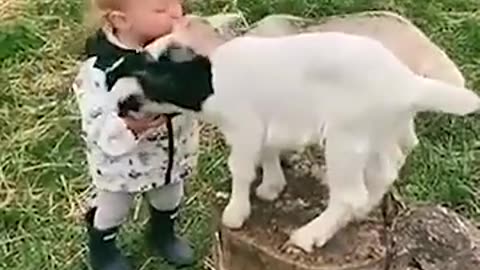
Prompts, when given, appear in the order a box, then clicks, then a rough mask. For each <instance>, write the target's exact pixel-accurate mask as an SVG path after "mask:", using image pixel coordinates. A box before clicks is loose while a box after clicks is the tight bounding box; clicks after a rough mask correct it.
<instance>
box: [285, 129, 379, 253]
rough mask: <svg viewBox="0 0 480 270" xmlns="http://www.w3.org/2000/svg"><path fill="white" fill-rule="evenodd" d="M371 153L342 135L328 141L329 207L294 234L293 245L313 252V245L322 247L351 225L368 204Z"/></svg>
mask: <svg viewBox="0 0 480 270" xmlns="http://www.w3.org/2000/svg"><path fill="white" fill-rule="evenodd" d="M352 135H353V134H352ZM352 137H353V136H352ZM368 151H369V149H368V144H366V143H364V142H362V141H359V140H358V139H355V138H346V137H344V138H342V137H341V136H340V134H331V136H329V137H328V138H327V144H326V151H325V157H326V163H327V179H326V180H327V184H328V187H329V189H330V199H329V203H328V207H327V209H326V210H325V211H324V212H323V213H322V214H320V216H318V217H317V218H315V219H314V220H312V221H311V222H310V223H308V224H307V225H305V226H303V227H301V228H299V229H298V230H297V231H295V232H293V234H292V235H291V238H290V242H292V243H293V244H294V245H296V246H298V247H300V248H302V249H303V250H305V251H306V252H311V251H312V249H313V246H314V245H315V246H317V247H322V246H323V245H324V244H325V243H326V242H327V241H328V240H330V238H332V236H333V235H334V234H335V233H336V232H337V231H338V230H339V229H341V228H342V227H343V226H345V225H346V224H347V223H348V222H350V220H351V219H352V218H353V215H354V213H355V211H357V210H358V209H363V208H364V207H365V205H367V204H368V191H367V188H366V186H365V182H364V168H365V165H366V162H367V158H368Z"/></svg>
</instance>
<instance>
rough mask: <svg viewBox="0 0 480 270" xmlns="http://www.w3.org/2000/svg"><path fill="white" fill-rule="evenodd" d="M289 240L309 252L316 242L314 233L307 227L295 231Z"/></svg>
mask: <svg viewBox="0 0 480 270" xmlns="http://www.w3.org/2000/svg"><path fill="white" fill-rule="evenodd" d="M289 242H290V243H291V244H293V245H294V246H296V247H298V248H300V249H302V250H303V251H305V252H307V253H311V252H312V251H313V246H314V245H315V244H316V243H315V238H314V235H313V234H312V232H311V231H310V230H309V229H308V228H307V227H303V228H300V229H298V230H296V231H294V232H293V233H292V235H290V240H289Z"/></svg>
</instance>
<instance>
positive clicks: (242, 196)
mask: <svg viewBox="0 0 480 270" xmlns="http://www.w3.org/2000/svg"><path fill="white" fill-rule="evenodd" d="M237 135H239V136H237ZM242 135H245V134H236V136H235V137H232V136H228V135H227V136H226V137H227V140H228V141H229V142H230V145H231V152H230V156H229V159H228V166H229V169H230V173H231V175H232V193H231V197H230V200H229V202H228V205H227V207H226V208H225V210H224V211H223V217H222V222H223V224H224V225H225V226H226V227H228V228H231V229H239V228H241V227H242V226H243V223H244V222H245V220H246V219H247V218H248V217H249V216H250V211H251V205H250V186H251V184H252V182H253V180H254V179H255V165H256V163H257V160H258V154H259V152H260V143H259V138H258V137H257V138H250V137H251V136H248V135H246V136H242ZM257 141H258V142H257Z"/></svg>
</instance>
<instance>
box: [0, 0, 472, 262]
mask: <svg viewBox="0 0 480 270" xmlns="http://www.w3.org/2000/svg"><path fill="white" fill-rule="evenodd" d="M192 7H193V8H192V9H193V10H195V11H201V12H204V13H208V14H212V13H215V12H218V11H236V10H237V9H239V10H241V11H242V12H244V13H245V15H246V16H247V18H248V19H249V21H254V20H256V19H258V18H261V17H263V16H264V15H266V14H268V13H273V12H278V13H293V14H297V15H305V16H311V17H321V16H324V15H329V14H334V13H345V12H353V11H360V10H366V9H384V8H386V9H390V10H395V11H398V12H400V13H402V14H404V15H406V16H407V17H409V18H411V19H413V21H414V22H415V23H416V24H417V25H419V26H420V27H421V28H422V29H424V30H425V31H426V32H427V33H428V34H429V36H431V37H432V38H433V39H434V41H435V42H437V43H438V44H440V46H442V47H444V48H446V49H447V51H448V53H449V54H450V55H451V56H452V57H453V58H454V60H455V62H457V63H459V65H460V67H461V69H462V71H463V72H464V74H465V75H466V78H467V81H468V83H469V85H470V86H472V87H477V88H478V87H480V73H479V71H478V66H479V64H480V16H479V14H478V11H476V10H475V9H476V8H478V4H476V0H441V1H436V2H435V3H432V1H422V0H418V1H410V0H402V1H381V0H371V1H367V0H358V1H346V0H345V1H340V0H339V1H329V0H315V1H313V0H312V1H298V0H275V1H273V0H264V1H254V0H245V1H238V2H237V1H230V0H205V1H196V3H195V4H193V5H192ZM0 14H1V15H0V89H1V91H0V149H1V151H0V258H1V259H0V269H10V270H29V269H32V270H33V269H35V270H41V269H49V270H50V269H69V270H70V269H71V270H76V269H85V246H84V243H85V235H84V226H83V224H82V223H81V218H80V217H81V215H80V214H81V210H82V207H83V202H82V199H83V198H84V196H85V195H86V192H88V183H89V181H88V175H87V171H86V166H85V159H84V155H83V152H82V148H81V145H80V143H79V138H78V128H79V121H78V120H79V119H78V112H77V109H76V105H75V103H74V100H73V97H72V94H71V93H70V82H71V80H72V76H73V74H74V73H75V72H76V69H77V65H78V63H79V61H80V58H81V54H80V51H81V48H82V47H83V40H84V36H85V33H84V31H83V27H82V24H81V18H82V17H83V14H82V4H81V1H79V0H18V1H16V0H7V1H5V0H3V1H2V2H0ZM5 14H6V15H5ZM14 14H15V15H18V14H20V15H21V16H20V17H15V18H14V16H13V15H14ZM6 18H8V20H7V19H6ZM418 123H419V132H420V134H421V139H422V145H421V146H420V147H419V148H418V149H417V150H416V151H415V153H414V154H413V155H412V157H411V159H410V162H411V167H412V168H411V169H410V173H409V175H408V178H407V179H405V181H404V185H403V186H402V190H403V191H404V193H405V194H406V195H407V196H408V197H409V198H411V199H415V200H428V201H435V202H441V203H443V204H445V205H448V206H450V207H452V208H455V209H458V210H459V211H461V212H462V213H464V214H466V215H469V216H470V217H473V218H478V217H479V216H480V206H479V196H478V195H479V188H478V187H479V186H480V185H479V184H480V171H479V166H478V164H479V161H480V143H479V141H480V135H479V127H480V125H479V124H480V122H479V120H478V119H474V118H465V119H459V118H453V117H448V116H442V117H432V116H431V115H425V116H423V117H421V118H420V120H419V121H418ZM199 170H200V172H199V176H198V177H197V178H196V179H194V180H192V181H191V182H190V184H189V187H188V198H187V199H186V202H185V205H186V207H185V208H184V215H183V217H184V218H183V219H182V226H181V228H182V231H183V232H185V233H186V234H187V235H188V237H189V238H190V239H191V240H192V241H193V242H194V243H195V245H196V248H197V250H198V255H199V258H202V257H204V256H205V255H207V254H208V251H209V241H210V240H209V239H210V235H211V231H212V226H210V225H211V223H210V221H211V209H210V207H209V202H208V197H209V196H210V195H211V193H212V192H213V190H218V189H225V188H227V185H225V183H227V177H228V174H227V173H226V170H225V155H224V152H223V149H222V147H220V146H219V145H218V144H215V143H211V142H210V141H205V143H204V145H203V146H202V155H201V158H200V162H199ZM137 209H138V211H134V221H135V222H131V223H129V224H128V225H126V226H125V227H124V232H125V233H124V234H122V237H121V243H122V246H123V247H125V250H126V252H127V254H129V255H131V256H132V257H133V258H132V260H133V261H134V262H136V265H137V267H138V269H145V270H148V269H169V268H168V267H167V266H165V265H164V264H162V262H161V261H159V260H157V259H152V258H150V257H149V255H148V254H149V253H148V251H147V250H146V249H145V246H144V245H143V242H142V240H143V238H142V237H141V233H142V226H143V223H144V221H145V218H144V215H143V214H142V213H143V212H142V209H141V208H137ZM210 264H211V263H210V262H209V260H208V259H205V260H200V261H199V263H198V265H196V266H195V267H193V268H192V269H208V268H209V266H208V265H210Z"/></svg>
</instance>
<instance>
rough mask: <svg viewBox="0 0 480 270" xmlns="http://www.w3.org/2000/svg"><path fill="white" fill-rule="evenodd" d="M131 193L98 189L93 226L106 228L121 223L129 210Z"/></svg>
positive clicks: (100, 228)
mask: <svg viewBox="0 0 480 270" xmlns="http://www.w3.org/2000/svg"><path fill="white" fill-rule="evenodd" d="M132 203H133V194H129V193H125V192H108V191H99V193H98V195H97V197H96V199H95V205H96V208H97V210H96V212H95V218H94V220H93V226H94V227H95V228H96V229H99V230H106V229H110V228H114V227H118V226H120V225H122V224H123V223H124V222H125V220H126V219H127V216H128V214H129V212H130V207H131V205H132Z"/></svg>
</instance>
